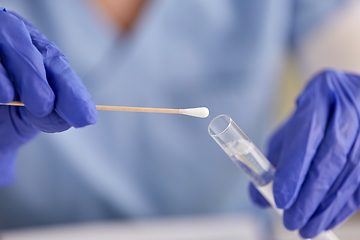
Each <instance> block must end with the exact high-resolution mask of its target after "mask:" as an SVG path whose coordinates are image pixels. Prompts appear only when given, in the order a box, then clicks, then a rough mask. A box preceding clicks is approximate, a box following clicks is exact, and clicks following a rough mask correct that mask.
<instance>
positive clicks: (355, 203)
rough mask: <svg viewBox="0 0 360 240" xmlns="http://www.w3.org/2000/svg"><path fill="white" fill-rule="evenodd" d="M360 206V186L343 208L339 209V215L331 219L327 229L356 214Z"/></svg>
mask: <svg viewBox="0 0 360 240" xmlns="http://www.w3.org/2000/svg"><path fill="white" fill-rule="evenodd" d="M359 207H360V187H359V188H358V189H357V190H356V191H355V193H354V194H353V196H352V197H351V198H350V199H349V200H348V201H347V203H346V204H345V205H344V206H343V208H342V209H341V210H340V211H339V213H338V214H337V216H336V217H335V218H334V219H333V220H332V221H331V223H330V224H329V225H328V226H327V227H326V229H325V230H330V229H333V228H334V227H336V226H337V225H338V224H340V223H342V222H343V221H345V220H347V219H348V218H350V217H351V216H352V215H354V214H355V213H356V212H357V211H358V209H359Z"/></svg>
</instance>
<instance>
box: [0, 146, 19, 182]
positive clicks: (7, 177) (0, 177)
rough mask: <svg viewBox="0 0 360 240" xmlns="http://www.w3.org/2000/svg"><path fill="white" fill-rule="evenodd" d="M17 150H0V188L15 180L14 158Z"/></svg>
mask: <svg viewBox="0 0 360 240" xmlns="http://www.w3.org/2000/svg"><path fill="white" fill-rule="evenodd" d="M17 152H18V151H17V150H5V151H3V150H1V149H0V187H6V186H9V185H10V184H11V183H13V182H14V180H15V158H16V155H17Z"/></svg>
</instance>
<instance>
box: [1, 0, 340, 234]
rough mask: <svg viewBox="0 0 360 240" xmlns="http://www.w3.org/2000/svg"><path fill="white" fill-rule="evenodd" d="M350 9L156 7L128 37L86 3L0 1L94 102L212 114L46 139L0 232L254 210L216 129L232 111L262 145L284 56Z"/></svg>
mask: <svg viewBox="0 0 360 240" xmlns="http://www.w3.org/2000/svg"><path fill="white" fill-rule="evenodd" d="M342 2H343V1H339V0H317V1H311V0H303V1H290V0H275V1H268V0H251V1H249V0H244V1H242V0H181V1H179V0H153V1H150V2H149V4H148V5H147V7H146V9H145V10H144V11H143V12H142V15H141V17H140V20H139V21H138V23H137V25H136V26H135V29H134V31H133V32H132V33H130V34H123V33H122V32H121V30H118V29H115V28H114V26H111V25H109V24H107V23H106V20H104V19H102V18H101V17H100V16H101V13H99V12H98V11H97V9H95V8H94V7H92V6H90V5H89V4H87V3H86V1H83V0H61V1H49V0H32V1H29V0H11V1H10V0H0V5H1V6H3V7H6V8H7V9H8V10H13V11H16V12H18V13H19V14H21V15H22V16H24V17H25V18H27V19H28V20H29V21H30V22H32V23H33V24H34V25H35V26H37V27H38V28H39V29H40V31H41V32H42V33H44V34H45V35H46V36H48V38H49V39H50V40H52V41H54V42H55V43H56V44H57V45H58V46H59V48H60V49H61V50H62V51H63V52H64V53H65V54H66V55H67V57H68V58H69V60H70V63H71V64H72V66H73V68H74V69H75V70H76V71H77V73H78V74H79V76H80V77H81V78H82V80H83V82H84V84H85V85H86V87H87V88H88V90H89V92H90V94H91V95H92V97H93V99H94V101H95V103H96V104H104V105H120V106H142V107H162V108H189V107H198V106H206V107H208V108H209V109H210V113H211V115H210V118H208V119H205V120H204V119H197V118H192V117H188V116H180V115H166V114H146V113H127V112H99V117H98V122H97V124H96V125H94V126H90V127H86V128H83V129H71V130H69V131H67V132H65V133H60V134H41V135H40V136H39V137H38V138H37V139H36V140H35V141H33V142H31V143H30V144H28V145H27V146H25V147H24V148H23V149H22V150H21V151H20V154H19V156H18V159H17V181H16V183H15V184H14V185H13V186H12V187H10V188H7V189H2V190H0V221H1V222H0V225H1V226H2V227H3V228H12V227H24V226H33V225H42V224H55V223H68V222H78V221H90V220H103V219H119V218H126V219H129V218H130V219H131V218H139V217H158V216H167V215H185V214H216V213H221V214H223V213H234V212H236V213H249V212H254V211H255V210H254V209H255V208H254V207H252V205H251V203H250V201H249V198H248V193H247V184H248V181H247V179H246V177H245V176H244V175H243V174H242V173H241V172H240V171H239V170H238V169H237V168H236V167H235V165H234V164H233V163H232V162H231V161H230V159H228V157H227V156H226V155H225V154H224V152H223V151H222V150H221V149H220V148H219V147H218V146H217V145H216V143H215V142H214V141H213V140H212V139H211V137H210V136H209V135H208V133H207V126H208V124H209V122H210V120H211V119H212V118H214V117H215V116H217V115H219V114H228V115H230V116H231V117H232V118H233V119H234V120H235V121H236V122H237V124H238V125H239V126H240V127H241V128H242V129H243V130H244V131H245V132H246V134H247V135H248V136H249V137H250V138H251V139H252V140H253V141H254V142H255V144H256V145H258V146H259V147H261V148H262V149H264V142H265V139H266V137H268V134H269V131H270V127H271V123H272V121H271V120H272V118H273V116H272V112H273V110H274V108H273V105H274V103H275V102H276V96H277V93H278V90H279V89H278V85H279V70H280V69H281V66H282V64H283V62H282V60H283V56H284V54H285V53H286V51H287V50H288V49H289V47H290V46H296V44H297V43H298V42H300V41H301V40H302V39H303V38H304V37H305V36H306V35H307V34H308V33H309V32H311V31H312V30H313V29H314V28H315V27H316V26H317V24H321V22H323V21H324V20H325V19H326V17H328V16H329V15H330V14H331V13H333V12H334V11H335V10H336V9H338V8H339V7H340V5H341V3H342ZM0 27H1V23H0ZM259 211H260V210H259Z"/></svg>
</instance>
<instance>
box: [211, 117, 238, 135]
mask: <svg viewBox="0 0 360 240" xmlns="http://www.w3.org/2000/svg"><path fill="white" fill-rule="evenodd" d="M220 117H226V118H228V119H229V123H228V125H227V126H226V128H224V130H223V131H222V132H220V133H218V134H212V133H211V132H210V126H211V125H212V124H213V122H214V121H215V120H216V119H218V118H220ZM232 122H233V120H232V118H231V117H230V116H229V115H226V114H221V115H219V116H217V117H215V118H214V119H213V120H211V122H210V123H209V126H208V133H209V135H210V136H212V137H217V136H220V135H221V134H223V133H224V132H226V131H227V130H228V129H229V127H230V126H231V125H232Z"/></svg>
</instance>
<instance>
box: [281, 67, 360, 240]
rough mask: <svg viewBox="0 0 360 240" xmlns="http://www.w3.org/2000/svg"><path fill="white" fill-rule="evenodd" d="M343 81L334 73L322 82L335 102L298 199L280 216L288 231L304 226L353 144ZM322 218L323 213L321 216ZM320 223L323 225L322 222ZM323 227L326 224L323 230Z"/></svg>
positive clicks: (353, 117)
mask: <svg viewBox="0 0 360 240" xmlns="http://www.w3.org/2000/svg"><path fill="white" fill-rule="evenodd" d="M346 78H347V77H346V75H345V74H340V73H334V74H333V77H327V79H326V81H331V83H328V84H327V86H330V87H331V88H334V90H331V89H329V92H331V91H333V93H332V94H333V95H334V98H335V99H336V100H335V104H334V106H333V109H334V110H333V113H332V117H331V119H330V123H329V125H328V127H327V130H326V134H325V137H324V139H323V141H322V143H321V145H320V147H319V149H318V152H317V154H316V155H315V157H314V159H313V161H312V165H311V167H310V169H309V171H308V174H307V176H306V179H305V181H304V183H303V184H302V187H301V190H300V192H299V195H298V197H297V199H296V201H295V202H294V204H293V205H292V206H291V207H290V208H289V209H287V210H286V211H285V212H284V225H285V227H286V228H288V229H289V230H295V229H299V228H302V227H303V226H304V225H305V224H307V223H308V221H309V219H310V218H311V216H312V215H313V214H314V212H315V211H316V209H317V208H318V207H319V205H320V203H321V202H322V201H323V200H324V198H325V196H326V194H327V193H328V191H329V190H330V189H331V187H332V185H333V184H334V182H335V180H336V179H337V178H338V176H339V175H340V173H341V171H342V170H343V168H344V166H345V164H346V162H347V156H348V154H349V152H350V150H351V148H352V146H353V144H354V141H355V138H356V135H357V132H358V127H359V124H358V116H357V111H356V109H355V108H354V107H353V106H354V103H352V102H351V101H348V98H347V95H346V94H347V92H345V91H344V90H343V88H344V86H342V83H341V82H342V81H345V80H346ZM324 88H325V86H324ZM324 90H325V89H324ZM338 190H339V189H335V191H334V192H335V193H336V191H338ZM353 191H355V189H354V190H353ZM351 195H352V192H351ZM351 195H350V196H351ZM350 196H349V197H350ZM334 200H335V199H334V197H333V196H332V197H331V198H329V199H328V201H327V204H330V203H331V202H332V201H334ZM323 211H324V209H323ZM333 213H334V212H333ZM322 214H323V215H324V214H325V213H324V212H322ZM321 219H322V218H321ZM322 220H323V221H326V219H322ZM312 223H314V221H312ZM309 224H310V222H309ZM326 226H327V224H326V225H325V226H323V228H325V227H326ZM312 228H314V224H312ZM319 228H321V227H320V226H319ZM305 232H306V230H305ZM310 232H311V231H307V233H308V234H311V233H310ZM311 237H313V236H311Z"/></svg>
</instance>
